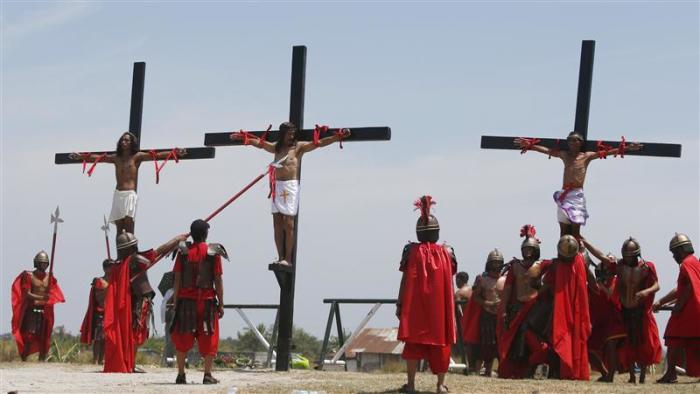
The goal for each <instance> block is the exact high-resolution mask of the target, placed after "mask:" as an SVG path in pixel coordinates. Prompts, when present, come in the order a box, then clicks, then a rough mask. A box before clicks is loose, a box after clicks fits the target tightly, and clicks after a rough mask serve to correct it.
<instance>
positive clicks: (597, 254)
mask: <svg viewBox="0 0 700 394" xmlns="http://www.w3.org/2000/svg"><path fill="white" fill-rule="evenodd" d="M581 241H583V245H584V246H586V249H588V251H589V252H591V253H592V254H593V256H595V258H597V259H598V260H600V261H606V260H607V261H610V259H609V258H608V256H606V255H605V254H604V253H603V251H601V250H600V249H598V248H596V247H595V246H593V245H592V244H591V243H590V242H588V240H587V239H585V238H583V237H582V238H581ZM610 262H611V263H613V264H615V263H616V262H615V261H614V260H612V261H610Z"/></svg>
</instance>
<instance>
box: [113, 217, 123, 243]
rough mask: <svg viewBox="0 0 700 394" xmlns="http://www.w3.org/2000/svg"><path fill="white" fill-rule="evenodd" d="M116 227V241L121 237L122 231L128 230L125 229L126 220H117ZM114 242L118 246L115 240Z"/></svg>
mask: <svg viewBox="0 0 700 394" xmlns="http://www.w3.org/2000/svg"><path fill="white" fill-rule="evenodd" d="M114 225H115V226H116V227H117V234H116V235H115V236H114V238H115V239H116V238H117V237H119V234H121V233H122V230H126V228H125V227H124V219H119V220H115V221H114ZM114 242H115V245H116V242H117V241H116V240H115V241H114Z"/></svg>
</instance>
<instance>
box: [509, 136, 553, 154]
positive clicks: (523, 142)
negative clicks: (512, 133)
mask: <svg viewBox="0 0 700 394" xmlns="http://www.w3.org/2000/svg"><path fill="white" fill-rule="evenodd" d="M532 141H533V140H530V139H527V138H520V137H518V138H516V139H514V140H513V145H515V146H519V147H520V149H523V153H524V152H525V151H529V150H532V151H535V152H540V153H544V154H545V155H547V156H553V157H561V152H560V151H559V150H558V149H549V148H547V147H546V146H542V145H532Z"/></svg>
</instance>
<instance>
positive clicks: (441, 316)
mask: <svg viewBox="0 0 700 394" xmlns="http://www.w3.org/2000/svg"><path fill="white" fill-rule="evenodd" d="M455 269H456V267H455V266H454V265H453V264H452V259H451V257H450V254H449V253H448V252H447V250H446V249H445V246H443V245H437V244H434V243H427V242H426V243H420V244H415V243H414V244H411V246H410V250H409V254H408V259H407V261H406V262H405V264H403V265H402V266H401V271H403V272H404V276H405V278H406V279H405V283H404V289H403V293H402V294H403V295H402V299H401V305H402V308H401V318H400V319H399V321H400V323H399V334H398V339H399V340H400V341H403V342H409V343H417V344H425V345H436V346H446V345H451V344H453V343H455V340H456V336H455V320H454V310H455V309H454V295H453V294H452V275H454V274H455Z"/></svg>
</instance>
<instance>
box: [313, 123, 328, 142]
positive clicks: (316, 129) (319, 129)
mask: <svg viewBox="0 0 700 394" xmlns="http://www.w3.org/2000/svg"><path fill="white" fill-rule="evenodd" d="M326 131H328V126H319V125H316V127H314V139H313V143H314V146H315V147H319V146H321V132H326Z"/></svg>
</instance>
